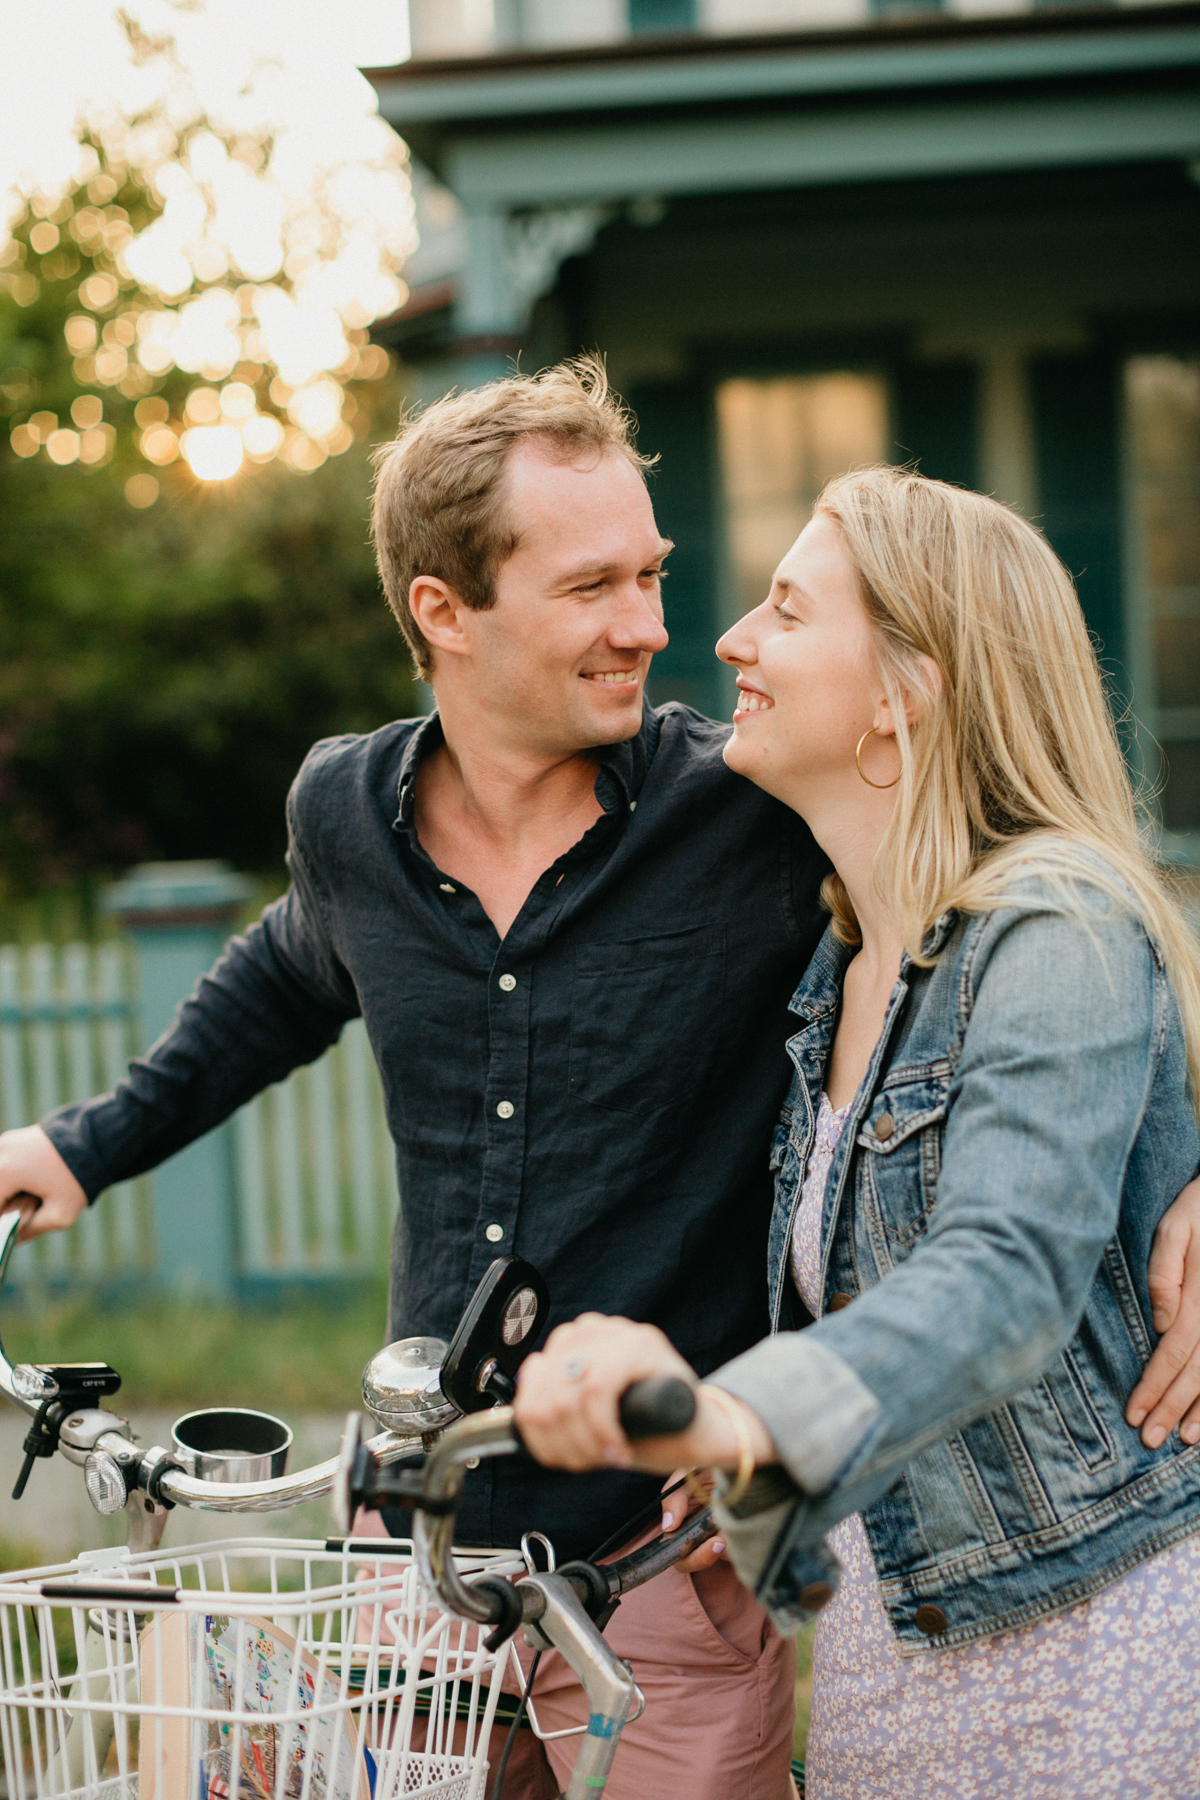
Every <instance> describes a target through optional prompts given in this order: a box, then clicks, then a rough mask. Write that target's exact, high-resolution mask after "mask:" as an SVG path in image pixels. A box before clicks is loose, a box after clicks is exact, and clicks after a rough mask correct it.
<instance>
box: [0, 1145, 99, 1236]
mask: <svg viewBox="0 0 1200 1800" xmlns="http://www.w3.org/2000/svg"><path fill="white" fill-rule="evenodd" d="M86 1206H87V1195H86V1194H85V1193H84V1191H83V1189H82V1188H81V1187H80V1185H79V1183H78V1182H77V1181H76V1179H75V1177H74V1175H72V1173H71V1171H70V1169H68V1167H67V1165H66V1163H65V1162H64V1161H63V1159H62V1157H61V1156H60V1155H59V1154H58V1151H57V1150H56V1149H55V1148H54V1145H53V1144H52V1143H51V1142H50V1139H49V1138H48V1137H47V1136H46V1134H45V1132H44V1131H43V1130H42V1128H41V1126H40V1125H22V1126H20V1127H19V1128H18V1129H17V1130H15V1131H6V1132H3V1133H2V1134H0V1212H11V1211H12V1210H13V1208H14V1207H17V1208H19V1209H20V1210H21V1211H22V1212H23V1213H25V1215H26V1218H25V1223H24V1224H23V1225H22V1226H21V1231H20V1241H21V1243H25V1242H26V1241H27V1240H28V1239H29V1238H35V1237H41V1236H43V1234H44V1233H45V1232H47V1231H65V1230H66V1228H67V1226H68V1225H73V1224H74V1223H75V1221H76V1219H77V1218H78V1217H79V1215H80V1213H81V1212H82V1211H83V1210H84V1208H85V1207H86Z"/></svg>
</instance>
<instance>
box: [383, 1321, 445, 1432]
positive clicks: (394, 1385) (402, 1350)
mask: <svg viewBox="0 0 1200 1800" xmlns="http://www.w3.org/2000/svg"><path fill="white" fill-rule="evenodd" d="M445 1355H446V1345H445V1343H444V1342H443V1340H442V1339H441V1338H426V1337H412V1338H401V1339H400V1340H399V1342H398V1343H395V1344H389V1345H388V1346H387V1348H386V1349H384V1350H381V1351H380V1352H379V1354H378V1355H377V1356H373V1357H372V1358H371V1360H370V1362H369V1363H368V1364H367V1366H366V1368H365V1369H364V1370H363V1378H362V1391H363V1400H364V1401H365V1402H366V1407H367V1411H368V1412H369V1413H370V1415H371V1417H372V1418H373V1419H374V1420H375V1421H376V1422H377V1423H378V1424H380V1425H382V1426H383V1428H384V1430H385V1431H394V1432H395V1433H396V1434H397V1436H399V1437H424V1436H425V1435H426V1434H427V1433H429V1432H431V1431H441V1429H442V1428H443V1426H446V1425H449V1424H452V1423H453V1421H454V1420H455V1419H457V1418H458V1416H459V1409H458V1407H457V1406H455V1405H454V1404H453V1402H452V1401H450V1400H447V1398H446V1396H445V1394H443V1392H442V1387H441V1373H442V1363H443V1361H444V1359H445Z"/></svg>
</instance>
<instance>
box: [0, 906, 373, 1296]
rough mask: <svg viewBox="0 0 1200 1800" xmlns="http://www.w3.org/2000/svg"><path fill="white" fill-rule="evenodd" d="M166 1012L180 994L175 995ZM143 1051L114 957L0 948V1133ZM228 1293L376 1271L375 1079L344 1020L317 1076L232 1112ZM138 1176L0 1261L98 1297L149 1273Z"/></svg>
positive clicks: (133, 967) (149, 1203) (307, 1073)
mask: <svg viewBox="0 0 1200 1800" xmlns="http://www.w3.org/2000/svg"><path fill="white" fill-rule="evenodd" d="M180 998H182V996H180ZM144 1042H145V1034H144V1033H143V1031H142V1028H141V1024H140V1019H139V1000H138V994H137V963H136V958H135V956H134V955H133V953H132V950H131V947H130V945H129V943H128V942H127V941H125V940H116V941H113V942H110V943H103V944H99V945H93V944H84V943H80V944H67V945H66V946H64V947H62V948H55V947H54V946H52V945H49V944H35V945H33V946H31V947H29V948H24V949H22V948H17V947H16V946H13V945H7V946H3V947H0V1124H2V1125H3V1126H4V1128H5V1129H7V1128H8V1127H9V1126H13V1125H26V1124H29V1123H30V1122H31V1121H33V1120H36V1119H38V1118H40V1117H41V1116H42V1115H43V1114H45V1113H46V1112H49V1111H50V1110H51V1109H52V1108H53V1107H55V1106H59V1105H62V1104H63V1103H64V1102H67V1101H72V1100H84V1099H87V1098H89V1097H90V1096H91V1095H92V1094H95V1093H99V1092H103V1091H105V1090H106V1089H109V1088H111V1087H113V1086H114V1085H115V1083H116V1082H118V1081H119V1080H120V1079H121V1077H122V1075H123V1074H124V1072H125V1068H126V1065H127V1063H128V1062H129V1059H130V1057H131V1056H133V1055H135V1054H136V1053H137V1051H138V1050H139V1048H140V1047H141V1045H142V1044H143V1043H144ZM229 1150H230V1155H229V1161H230V1165H231V1168H230V1182H229V1192H228V1193H227V1194H225V1195H214V1196H213V1197H212V1198H213V1203H214V1204H225V1205H231V1207H232V1212H233V1232H232V1241H233V1245H234V1250H233V1255H234V1260H235V1264H236V1267H235V1268H234V1269H233V1270H232V1271H229V1281H228V1283H226V1284H223V1285H228V1286H229V1287H231V1288H234V1287H238V1286H246V1285H250V1286H254V1285H256V1284H258V1283H269V1282H273V1281H278V1280H293V1281H294V1280H306V1281H307V1280H320V1279H327V1278H330V1277H333V1278H337V1277H343V1278H344V1277H346V1276H353V1275H356V1274H359V1273H363V1272H366V1271H368V1270H381V1269H383V1268H385V1267H386V1258H387V1241H388V1237H389V1234H390V1231H391V1225H392V1220H393V1218H394V1215H395V1210H396V1205H397V1200H398V1196H397V1191H396V1177H395V1165H394V1161H393V1155H392V1146H391V1142H390V1139H389V1136H388V1132H387V1126H386V1123H385V1120H384V1113H383V1100H382V1094H381V1090H380V1085H379V1077H378V1073H377V1071H376V1068H375V1063H374V1059H373V1057H372V1055H371V1049H370V1045H369V1043H368V1041H367V1035H366V1031H365V1028H364V1027H363V1024H362V1022H361V1021H360V1020H355V1021H354V1022H353V1023H352V1024H350V1025H348V1026H347V1027H346V1029H345V1031H344V1032H343V1033H342V1037H341V1039H340V1041H339V1042H338V1043H337V1044H336V1045H335V1046H334V1047H333V1049H332V1050H330V1051H328V1052H327V1053H326V1055H324V1056H323V1057H322V1058H321V1059H320V1061H319V1062H316V1063H313V1064H312V1065H311V1066H309V1067H307V1068H303V1069H298V1070H296V1071H295V1073H294V1074H293V1075H291V1076H290V1077H289V1078H288V1080H286V1081H284V1082H280V1083H279V1084H278V1085H277V1086H275V1087H272V1088H269V1089H267V1090H266V1092H264V1093H262V1094H260V1095H259V1096H258V1097H257V1099H255V1100H253V1101H251V1102H250V1104H249V1105H248V1106H245V1107H243V1108H242V1109H241V1111H240V1112H239V1113H237V1114H236V1115H235V1117H234V1119H233V1121H232V1128H231V1130H230V1132H229ZM153 1183H154V1177H153V1175H150V1176H144V1177H142V1178H140V1179H139V1180H136V1181H129V1182H123V1183H121V1185H120V1186H118V1187H115V1188H112V1189H110V1190H109V1192H108V1193H106V1194H105V1195H103V1196H102V1197H101V1199H100V1200H99V1201H98V1202H97V1204H96V1205H95V1206H93V1207H90V1208H89V1209H88V1212H87V1214H86V1215H85V1216H84V1217H83V1218H82V1219H81V1220H80V1221H79V1223H78V1224H77V1225H76V1226H75V1227H74V1228H73V1229H72V1230H71V1231H70V1232H61V1233H59V1232H56V1233H54V1234H52V1235H51V1236H50V1237H48V1238H44V1239H42V1240H40V1242H39V1243H38V1244H37V1245H36V1246H34V1247H32V1248H31V1249H28V1250H24V1251H22V1252H21V1253H20V1254H19V1255H18V1256H17V1258H16V1259H15V1261H14V1264H13V1275H14V1277H15V1279H16V1280H17V1281H18V1282H20V1281H22V1280H24V1281H25V1282H26V1283H28V1282H30V1281H35V1282H36V1281H39V1280H41V1281H45V1282H47V1283H52V1284H54V1285H58V1284H59V1283H62V1282H66V1281H69V1280H75V1281H80V1280H87V1281H94V1282H97V1283H99V1284H101V1285H112V1284H114V1283H117V1282H120V1281H123V1280H126V1279H129V1278H134V1279H137V1278H141V1279H143V1280H147V1279H153V1278H154V1277H155V1275H156V1274H157V1272H158V1257H159V1247H158V1243H157V1235H158V1234H157V1232H156V1216H157V1208H156V1205H155V1194H154V1187H153Z"/></svg>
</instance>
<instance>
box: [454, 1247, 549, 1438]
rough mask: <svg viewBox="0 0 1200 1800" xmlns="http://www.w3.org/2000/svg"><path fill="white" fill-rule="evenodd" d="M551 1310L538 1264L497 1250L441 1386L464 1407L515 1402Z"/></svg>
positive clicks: (467, 1314) (458, 1334)
mask: <svg viewBox="0 0 1200 1800" xmlns="http://www.w3.org/2000/svg"><path fill="white" fill-rule="evenodd" d="M549 1310H550V1292H549V1289H548V1288H547V1286H546V1283H545V1282H544V1281H543V1280H542V1277H541V1276H540V1275H539V1273H538V1271H537V1270H536V1269H535V1268H534V1266H533V1264H532V1263H528V1262H526V1261H525V1260H524V1258H523V1257H520V1256H498V1257H497V1258H496V1260H495V1262H494V1263H493V1264H492V1266H491V1268H490V1269H489V1270H488V1271H487V1274H486V1275H485V1276H484V1278H483V1280H482V1281H481V1282H480V1284H479V1286H478V1287H477V1288H476V1289H475V1292H474V1294H473V1295H472V1296H471V1304H470V1305H469V1306H468V1307H467V1310H466V1312H465V1313H464V1314H463V1317H462V1323H461V1324H460V1326H459V1328H458V1330H457V1331H456V1332H455V1334H454V1338H453V1341H452V1342H451V1345H450V1348H449V1350H447V1351H446V1354H445V1361H444V1362H443V1364H442V1392H443V1393H444V1394H445V1395H446V1397H447V1398H448V1399H450V1400H452V1401H453V1402H454V1404H455V1405H456V1406H457V1408H458V1410H459V1411H460V1412H464V1413H472V1412H481V1411H482V1410H483V1408H484V1407H485V1406H495V1405H496V1404H497V1402H499V1403H500V1405H502V1406H506V1405H508V1404H510V1403H511V1401H512V1398H513V1396H514V1394H515V1393H516V1391H517V1370H518V1369H519V1368H520V1366H521V1364H522V1363H523V1362H524V1360H525V1358H526V1357H527V1356H528V1354H529V1352H530V1351H531V1350H532V1349H533V1346H534V1344H535V1343H536V1341H537V1336H538V1333H539V1331H540V1330H541V1328H542V1326H543V1325H544V1324H545V1322H546V1314H547V1313H548V1312H549Z"/></svg>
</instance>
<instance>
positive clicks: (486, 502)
mask: <svg viewBox="0 0 1200 1800" xmlns="http://www.w3.org/2000/svg"><path fill="white" fill-rule="evenodd" d="M635 429H636V426H635V421H634V419H633V415H632V414H631V413H630V412H629V411H628V409H627V408H626V407H625V406H624V405H623V404H622V402H621V400H620V398H619V396H618V395H616V394H614V393H613V392H612V391H611V390H610V388H609V385H608V376H607V374H606V373H605V368H604V364H603V362H602V361H601V360H600V358H599V357H596V356H579V357H575V358H573V359H572V360H571V361H570V362H564V363H559V364H558V365H557V366H556V367H555V368H552V369H544V370H543V371H542V372H541V374H539V375H532V376H531V375H513V376H510V377H508V378H507V379H506V380H503V381H493V382H491V383H490V384H489V385H488V386H487V387H482V388H472V389H471V390H470V391H469V392H467V393H465V394H448V395H447V396H446V398H445V399H444V400H438V401H436V402H435V403H434V405H432V406H430V407H428V408H427V409H426V410H425V411H424V412H421V413H415V414H413V415H411V416H410V417H408V418H407V419H405V420H404V421H403V422H402V423H401V426H400V430H399V432H398V434H397V436H396V437H395V439H394V440H393V442H392V443H390V444H386V445H384V447H383V448H382V449H381V450H379V451H378V452H377V453H376V459H375V460H376V479H375V506H374V514H373V521H372V524H373V530H374V535H375V554H376V556H377V558H378V561H379V574H380V577H381V579H382V581H383V591H384V593H385V594H386V595H387V601H388V605H389V606H390V607H391V609H392V611H393V612H394V613H395V615H396V618H397V620H398V621H399V624H400V629H401V631H402V632H403V633H404V637H405V641H406V643H407V644H408V647H409V649H410V650H411V651H412V655H413V661H414V662H415V663H416V666H417V673H418V674H419V675H422V676H425V677H426V678H428V676H429V675H430V673H431V671H432V669H433V653H432V651H431V650H430V647H429V644H428V643H427V642H426V640H425V637H424V635H423V634H422V632H421V630H420V627H419V626H418V625H417V622H416V620H415V619H414V618H413V615H412V609H411V607H410V606H409V601H408V596H409V589H410V588H411V586H412V583H413V582H414V581H415V580H416V578H417V576H418V575H436V576H437V577H438V578H439V579H440V580H442V581H444V582H445V583H446V584H447V586H449V587H451V588H453V589H454V591H455V593H456V594H458V595H459V597H460V598H461V599H462V600H464V601H465V602H466V604H467V605H468V606H471V607H475V608H477V609H478V610H480V611H483V610H486V609H487V608H488V607H491V606H494V605H495V603H496V597H495V587H494V584H495V577H496V571H497V569H498V568H499V567H500V564H501V563H502V562H504V561H505V559H506V558H507V557H509V556H511V555H512V553H513V551H514V550H515V549H516V547H517V537H516V533H515V532H514V530H513V526H512V523H511V521H510V520H509V518H508V516H507V514H506V511H505V506H504V498H503V492H502V488H503V480H504V470H505V465H506V463H507V461H508V455H509V452H510V450H512V449H513V447H514V445H516V444H519V443H524V442H527V441H530V440H534V441H536V442H537V443H539V444H541V445H544V446H545V448H546V451H547V454H548V455H550V456H552V457H554V458H556V459H561V460H562V461H564V462H566V461H571V462H573V461H575V459H576V458H577V457H585V456H594V457H595V458H596V459H597V460H599V458H600V457H601V456H604V455H606V454H616V455H618V456H623V457H625V458H626V460H627V461H628V462H631V463H632V464H633V466H634V468H636V469H638V470H639V471H640V472H641V473H642V474H644V473H645V471H646V469H647V468H649V467H650V465H651V463H652V462H653V461H654V460H655V459H654V458H653V457H645V456H639V455H638V452H637V450H636V448H635V447H634V432H635Z"/></svg>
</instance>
